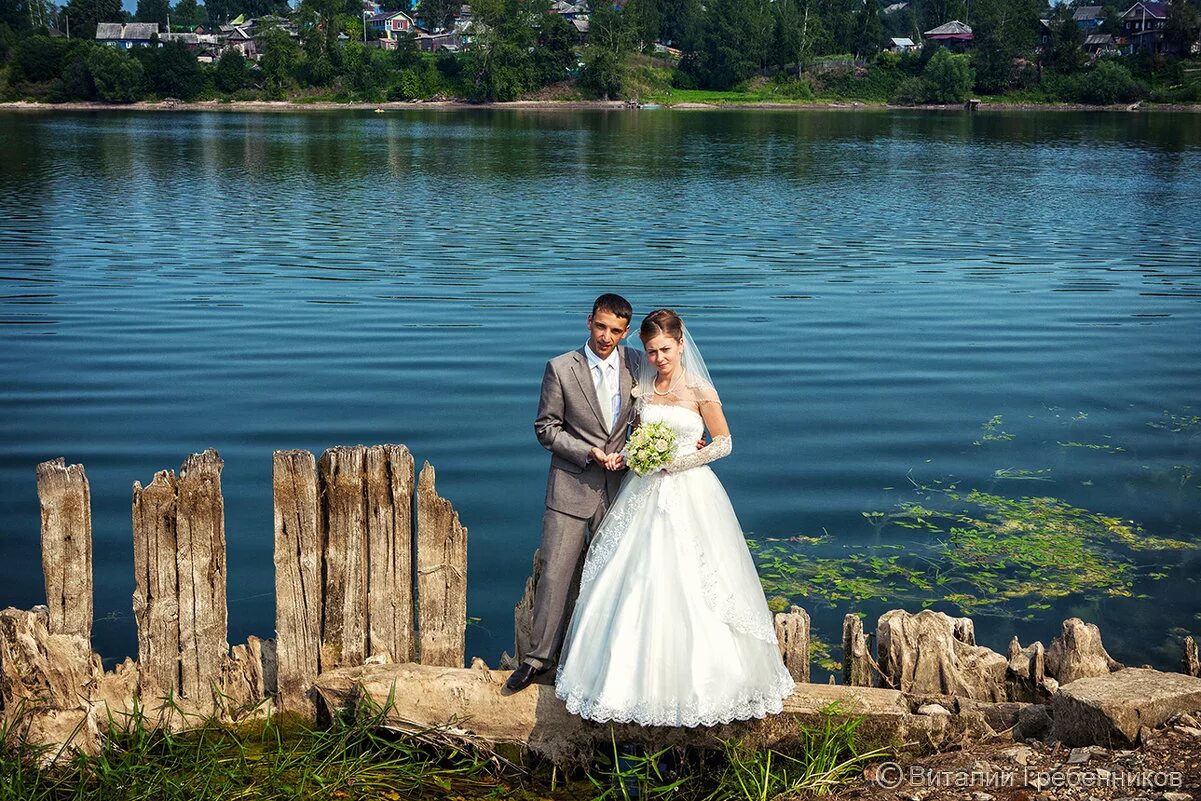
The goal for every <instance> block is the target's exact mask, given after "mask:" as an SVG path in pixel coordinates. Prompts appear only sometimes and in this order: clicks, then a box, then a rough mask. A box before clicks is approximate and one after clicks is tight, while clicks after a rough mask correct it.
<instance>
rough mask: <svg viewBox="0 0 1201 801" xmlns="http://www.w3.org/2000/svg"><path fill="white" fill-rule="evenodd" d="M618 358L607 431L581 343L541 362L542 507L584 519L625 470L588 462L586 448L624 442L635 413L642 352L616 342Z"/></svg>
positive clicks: (537, 427) (537, 426) (615, 447)
mask: <svg viewBox="0 0 1201 801" xmlns="http://www.w3.org/2000/svg"><path fill="white" fill-rule="evenodd" d="M584 347H587V345H585V346H584ZM618 359H619V361H620V364H621V366H620V368H619V370H618V377H619V379H620V390H621V411H620V412H619V413H618V415H617V419H616V420H614V421H613V429H612V431H606V430H605V422H604V418H603V417H602V416H601V408H600V403H599V402H598V401H597V399H596V388H595V385H594V384H593V383H592V372H591V370H589V369H588V358H587V357H586V356H585V355H584V348H578V349H576V350H573V351H568V352H567V353H564V354H563V355H561V356H556V357H555V358H553V359H551V360H550V361H549V362H547V363H546V372H545V373H544V374H543V376H542V395H541V398H540V399H539V401H538V417H537V419H535V420H534V433H535V434H536V435H537V436H538V441H539V442H540V443H542V447H544V448H546V449H547V450H548V451H550V452H551V457H550V475H549V476H548V477H547V481H546V506H547V507H548V508H550V509H554V510H555V511H558V512H563V513H564V514H569V515H572V516H573V517H583V518H588V517H591V516H592V515H593V513H594V512H596V509H597V506H598V505H599V504H600V503H602V502H603V501H605V500H606V497H607V498H612V497H613V496H614V495H616V493H617V488H618V487H619V486H620V484H621V479H622V477H623V476H624V475H625V471H624V470H606V469H605V468H604V467H602V466H601V465H599V464H597V463H595V462H590V461H589V460H588V452H589V451H590V450H591V449H592V448H593V447H597V448H600V449H601V450H603V451H605V452H606V453H616V452H617V451H619V450H621V449H622V447H623V446H624V445H625V441H626V428H627V426H628V425H629V423H630V421H631V420H632V419H633V417H634V388H635V387H636V386H637V385H638V370H639V365H640V364H641V359H642V354H641V353H639V352H638V351H636V350H633V349H631V348H627V347H624V346H621V345H619V346H618Z"/></svg>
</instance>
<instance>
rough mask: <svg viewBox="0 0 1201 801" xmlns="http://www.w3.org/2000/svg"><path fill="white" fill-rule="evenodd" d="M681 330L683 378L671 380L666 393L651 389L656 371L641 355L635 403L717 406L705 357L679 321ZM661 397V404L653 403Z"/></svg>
mask: <svg viewBox="0 0 1201 801" xmlns="http://www.w3.org/2000/svg"><path fill="white" fill-rule="evenodd" d="M681 328H682V329H683V331H684V352H683V353H682V354H681V357H680V367H679V369H680V370H681V371H682V373H683V375H682V376H681V377H678V378H677V379H675V380H674V381H673V386H671V387H669V388H668V390H667V392H666V393H664V392H662V391H656V390H655V377H656V376H657V375H658V371H657V370H656V369H655V367H654V365H652V364H651V363H650V360H649V359H647V358H646V356H645V354H644V355H643V357H642V361H641V367H640V369H639V371H638V404H639V407H641V406H642V404H646V403H652V402H659V403H663V402H667V403H672V404H675V405H680V404H686V403H696V404H698V405H699V404H702V403H720V402H721V401H720V400H719V399H718V395H717V390H716V389H715V388H714V386H713V379H712V378H711V377H710V375H709V368H708V367H707V366H706V364H705V357H704V356H702V355H701V350H700V348H698V347H697V345H696V341H695V340H694V339H693V338H692V334H690V333H689V332H688V326H687V325H685V324H683V321H681ZM656 397H658V398H662V400H661V401H654V400H653V399H654V398H656Z"/></svg>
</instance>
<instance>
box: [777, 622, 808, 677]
mask: <svg viewBox="0 0 1201 801" xmlns="http://www.w3.org/2000/svg"><path fill="white" fill-rule="evenodd" d="M775 627H776V640H777V641H778V642H779V644H780V656H781V657H783V659H784V667H786V668H788V672H789V673H790V674H791V675H792V678H793V680H794V681H796V682H797V683H800V684H808V683H809V675H810V674H809V630H810V629H809V613H808V612H806V611H805V610H804V609H802V608H801V607H799V606H795V605H794V606H790V607H789V608H788V611H787V612H777V613H776V615H775Z"/></svg>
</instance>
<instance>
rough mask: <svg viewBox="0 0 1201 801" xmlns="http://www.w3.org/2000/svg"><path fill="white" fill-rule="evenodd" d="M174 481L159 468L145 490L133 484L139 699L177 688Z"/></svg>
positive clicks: (177, 648)
mask: <svg viewBox="0 0 1201 801" xmlns="http://www.w3.org/2000/svg"><path fill="white" fill-rule="evenodd" d="M176 483H177V482H176V479H175V472H174V471H172V470H160V471H158V472H157V473H155V474H154V479H153V480H152V481H151V482H150V484H149V485H148V486H146V487H145V488H143V487H142V485H141V483H140V482H138V481H135V482H134V483H133V565H134V585H135V587H134V593H133V614H134V619H135V620H136V621H137V624H138V665H139V668H140V669H139V676H138V686H139V691H140V692H142V693H143V695H144V697H145V696H146V694H147V693H149V695H150V697H157V696H158V695H161V694H163V693H167V692H170V693H178V692H179V690H180V672H179V671H180V664H179V595H178V592H179V578H178V568H177V566H176V544H177V543H176V530H175V516H176V515H175V513H176Z"/></svg>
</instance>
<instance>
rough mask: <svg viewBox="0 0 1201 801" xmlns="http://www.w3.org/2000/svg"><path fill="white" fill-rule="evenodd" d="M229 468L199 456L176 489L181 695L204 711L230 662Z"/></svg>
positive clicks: (210, 455) (208, 454)
mask: <svg viewBox="0 0 1201 801" xmlns="http://www.w3.org/2000/svg"><path fill="white" fill-rule="evenodd" d="M224 465H225V463H224V462H222V461H221V457H220V456H218V455H217V452H216V451H215V450H213V449H212V448H209V449H208V450H206V451H204V452H203V453H199V454H195V453H194V454H192V455H191V456H189V457H188V458H187V459H186V460H184V463H183V467H182V468H181V469H180V471H179V482H178V485H177V486H178V491H179V501H178V506H177V508H176V541H177V543H178V545H179V549H178V551H177V557H178V562H177V564H178V568H179V645H180V668H181V669H180V690H181V691H182V692H183V695H184V697H186V698H191V699H193V700H194V701H196V702H197V703H200V704H203V705H205V706H207V702H208V700H209V699H210V698H213V696H214V693H215V691H216V690H218V689H219V688H220V687H221V684H222V681H221V675H222V666H223V664H224V662H225V659H226V658H227V657H228V656H229V639H228V637H229V634H228V632H229V613H228V610H227V608H226V601H225V584H226V581H225V574H226V567H225V501H224V500H223V499H222V497H221V468H222V467H224Z"/></svg>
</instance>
